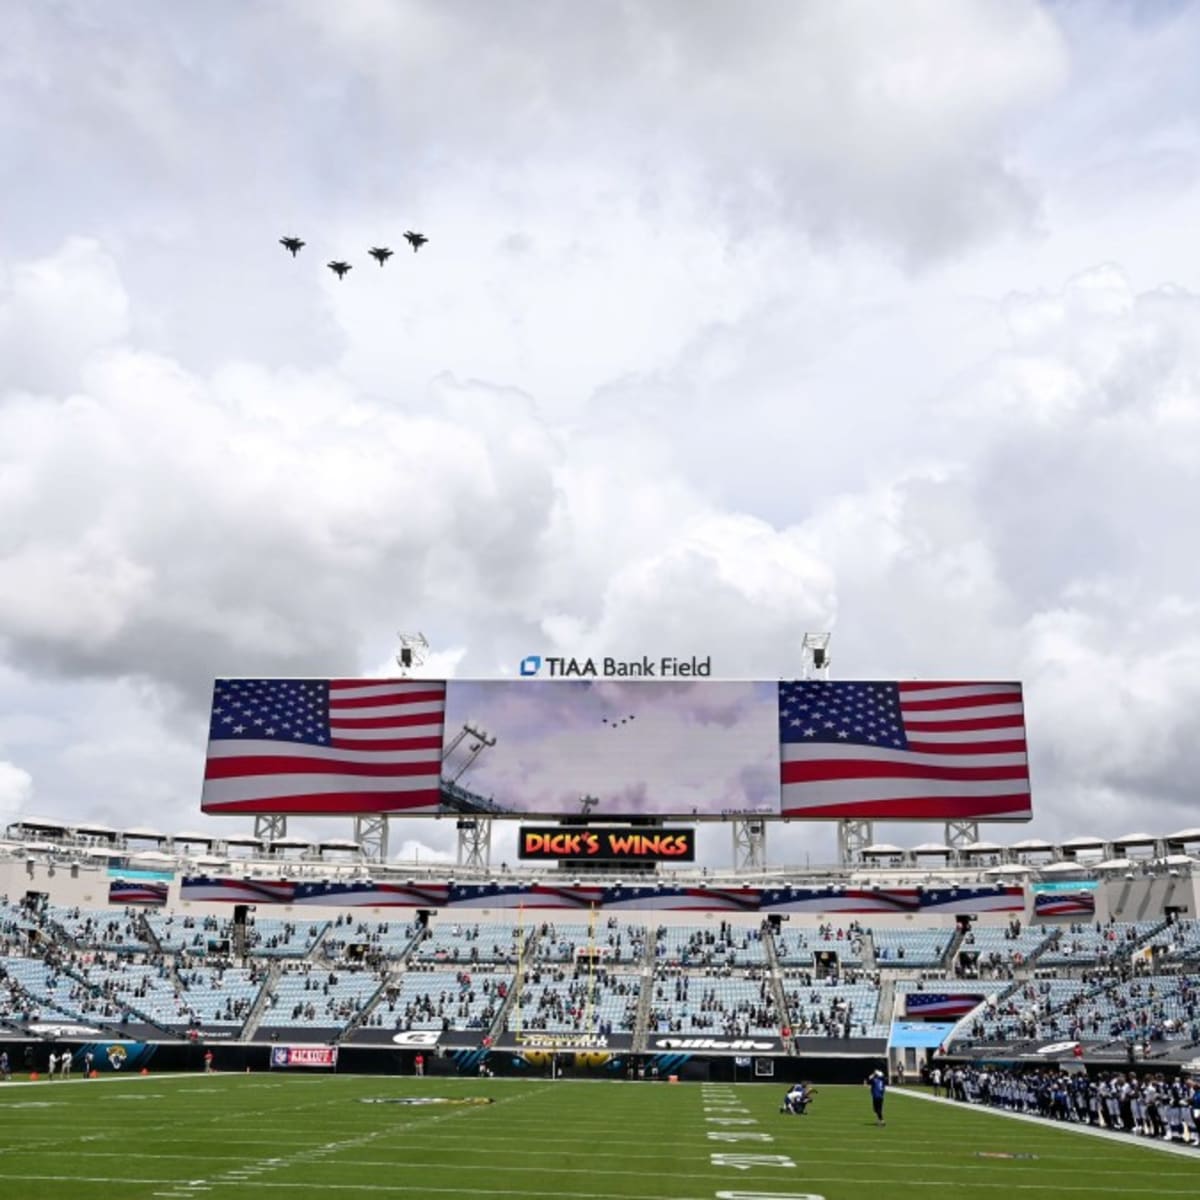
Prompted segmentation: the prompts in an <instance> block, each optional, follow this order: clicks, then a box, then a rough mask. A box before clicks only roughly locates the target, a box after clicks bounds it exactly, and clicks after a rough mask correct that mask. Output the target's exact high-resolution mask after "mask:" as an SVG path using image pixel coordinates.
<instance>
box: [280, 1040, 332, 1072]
mask: <svg viewBox="0 0 1200 1200" xmlns="http://www.w3.org/2000/svg"><path fill="white" fill-rule="evenodd" d="M337 1059H338V1048H337V1047H336V1046H272V1047H271V1067H272V1069H274V1068H276V1067H327V1068H333V1067H336V1066H337Z"/></svg>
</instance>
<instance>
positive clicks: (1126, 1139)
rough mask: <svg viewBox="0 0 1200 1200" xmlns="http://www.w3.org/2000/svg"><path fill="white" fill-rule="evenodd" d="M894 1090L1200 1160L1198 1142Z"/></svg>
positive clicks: (1065, 1130)
mask: <svg viewBox="0 0 1200 1200" xmlns="http://www.w3.org/2000/svg"><path fill="white" fill-rule="evenodd" d="M891 1091H892V1092H893V1094H895V1095H897V1096H909V1097H911V1098H912V1099H913V1100H925V1101H928V1102H929V1103H930V1104H950V1105H953V1106H954V1107H955V1108H957V1109H960V1110H962V1109H967V1110H968V1111H970V1112H979V1113H990V1114H991V1115H992V1116H993V1117H1007V1118H1008V1119H1009V1120H1010V1121H1025V1122H1026V1123H1027V1124H1029V1125H1037V1126H1039V1127H1040V1128H1042V1129H1058V1130H1060V1131H1061V1132H1063V1133H1081V1134H1083V1135H1084V1136H1086V1137H1095V1138H1101V1139H1103V1140H1104V1141H1106V1142H1115V1143H1116V1144H1117V1145H1118V1146H1136V1147H1138V1148H1139V1149H1141V1150H1158V1151H1160V1152H1161V1153H1163V1154H1179V1155H1182V1156H1183V1157H1184V1158H1190V1159H1191V1160H1192V1161H1193V1162H1197V1161H1200V1150H1197V1149H1196V1147H1195V1146H1180V1145H1178V1144H1177V1143H1174V1142H1162V1141H1156V1140H1155V1139H1154V1138H1139V1137H1135V1136H1133V1135H1131V1134H1128V1133H1120V1132H1119V1131H1117V1130H1115V1129H1096V1128H1094V1127H1093V1126H1091V1125H1077V1124H1075V1123H1074V1122H1072V1121H1050V1120H1047V1119H1046V1118H1045V1117H1037V1116H1034V1115H1033V1113H1015V1112H1009V1111H1008V1110H1007V1109H1003V1108H991V1107H990V1106H985V1105H982V1104H963V1103H962V1102H961V1101H959V1100H946V1099H944V1098H943V1097H941V1096H927V1095H925V1093H924V1092H911V1091H909V1090H908V1089H907V1088H892V1089H891Z"/></svg>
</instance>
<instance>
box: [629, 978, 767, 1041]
mask: <svg viewBox="0 0 1200 1200" xmlns="http://www.w3.org/2000/svg"><path fill="white" fill-rule="evenodd" d="M653 987H654V992H653V997H652V1000H651V1004H650V1021H649V1026H650V1029H651V1030H654V1031H655V1032H658V1033H709V1034H721V1035H723V1036H725V1037H747V1036H753V1035H756V1034H758V1035H775V1036H778V1033H779V1030H780V1029H781V1028H782V1027H783V1025H784V1024H785V1020H784V1014H783V1013H781V1012H780V1011H779V1006H778V1004H777V1003H776V1000H775V996H774V993H773V990H772V987H771V983H770V980H769V979H768V978H767V977H766V976H765V975H764V976H763V977H761V978H749V977H745V976H738V977H733V976H711V975H706V974H702V973H699V972H696V973H689V972H682V971H681V972H677V973H672V974H671V975H667V976H663V975H658V974H656V975H655V978H654V984H653Z"/></svg>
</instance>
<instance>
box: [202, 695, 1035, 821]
mask: <svg viewBox="0 0 1200 1200" xmlns="http://www.w3.org/2000/svg"><path fill="white" fill-rule="evenodd" d="M201 808H202V810H203V811H204V812H207V813H239V812H240V813H282V814H301V813H309V814H313V815H328V816H332V815H341V814H362V813H398V814H401V813H402V814H405V815H410V816H425V815H428V816H440V815H448V814H455V813H458V814H471V813H476V814H486V815H492V816H501V817H518V818H519V817H539V818H559V819H562V818H576V819H578V818H591V819H604V820H629V819H632V818H637V817H646V818H668V817H674V818H680V819H685V820H686V819H695V820H721V819H730V818H734V817H764V818H769V817H781V818H783V819H785V820H840V819H843V818H855V819H859V818H861V819H871V820H910V821H911V820H915V821H944V820H992V821H1027V820H1029V819H1030V818H1031V816H1032V796H1031V791H1030V783H1029V765H1028V759H1027V748H1026V740H1025V712H1024V699H1023V695H1022V689H1021V685H1020V684H1019V683H975V682H967V683H962V682H925V681H919V682H918V681H904V682H895V681H858V680H853V681H846V682H842V681H840V680H839V681H836V682H830V681H826V680H796V681H780V682H770V683H768V682H763V681H741V682H734V681H713V680H690V681H667V680H653V681H638V682H628V681H620V680H607V679H605V680H579V681H576V680H568V681H547V680H486V681H479V680H450V681H443V680H416V679H398V680H397V679H391V680H389V679H218V680H217V681H216V683H215V685H214V689H213V708H212V717H211V722H210V729H209V742H208V754H207V758H206V761H205V773H204V791H203V798H202V802H201Z"/></svg>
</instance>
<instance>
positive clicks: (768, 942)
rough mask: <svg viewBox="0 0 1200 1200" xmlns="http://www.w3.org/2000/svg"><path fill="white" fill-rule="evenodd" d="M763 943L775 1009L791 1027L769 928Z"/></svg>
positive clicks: (790, 1049) (789, 1050)
mask: <svg viewBox="0 0 1200 1200" xmlns="http://www.w3.org/2000/svg"><path fill="white" fill-rule="evenodd" d="M762 941H763V952H764V953H765V954H766V958H767V973H768V978H769V979H770V980H771V994H772V995H773V996H774V997H775V1008H776V1010H777V1011H778V1012H780V1013H781V1014H782V1016H783V1023H784V1024H785V1025H787V1026H789V1027H790V1026H791V1023H792V1014H791V1013H790V1012H789V1011H788V1003H787V991H786V990H785V988H784V986H783V972H782V971H781V970H780V967H779V955H778V954H776V952H775V939H774V938H773V937H772V936H771V931H770V929H769V928H766V927H764V928H763V938H762ZM640 1007H641V1006H640V1004H639V1008H640ZM785 1043H786V1047H787V1053H788V1054H789V1055H793V1056H798V1055H799V1053H800V1051H799V1050H797V1049H796V1048H795V1043H794V1042H793V1041H792V1040H791V1039H785Z"/></svg>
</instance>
